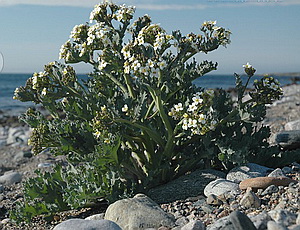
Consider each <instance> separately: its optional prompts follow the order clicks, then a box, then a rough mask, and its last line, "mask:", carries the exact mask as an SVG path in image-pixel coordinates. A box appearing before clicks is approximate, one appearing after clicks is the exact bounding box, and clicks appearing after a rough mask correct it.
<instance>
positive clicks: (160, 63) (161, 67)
mask: <svg viewBox="0 0 300 230" xmlns="http://www.w3.org/2000/svg"><path fill="white" fill-rule="evenodd" d="M166 66H167V63H166V61H161V62H159V63H158V67H159V68H160V69H161V70H162V69H164V68H165V67H166Z"/></svg>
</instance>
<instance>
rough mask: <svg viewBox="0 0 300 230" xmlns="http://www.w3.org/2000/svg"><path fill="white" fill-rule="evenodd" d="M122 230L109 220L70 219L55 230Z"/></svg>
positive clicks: (54, 229)
mask: <svg viewBox="0 0 300 230" xmlns="http://www.w3.org/2000/svg"><path fill="white" fill-rule="evenodd" d="M70 229H71V230H122V229H121V228H120V227H119V226H118V225H117V224H116V223H114V222H112V221H109V220H83V219H70V220H66V221H64V222H62V223H60V224H58V225H56V226H55V227H54V228H53V230H70Z"/></svg>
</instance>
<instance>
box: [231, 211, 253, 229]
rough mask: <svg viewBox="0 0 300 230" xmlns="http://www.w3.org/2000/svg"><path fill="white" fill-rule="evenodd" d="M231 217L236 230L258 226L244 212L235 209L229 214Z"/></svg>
mask: <svg viewBox="0 0 300 230" xmlns="http://www.w3.org/2000/svg"><path fill="white" fill-rule="evenodd" d="M229 217H230V220H231V223H232V224H233V226H234V228H235V230H245V229H247V230H256V227H255V226H254V224H253V223H252V221H251V220H250V219H249V217H248V216H246V215H245V214H244V213H242V212H239V211H234V212H232V213H231V214H230V215H229Z"/></svg>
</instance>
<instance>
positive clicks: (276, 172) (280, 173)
mask: <svg viewBox="0 0 300 230" xmlns="http://www.w3.org/2000/svg"><path fill="white" fill-rule="evenodd" d="M268 177H286V175H285V174H284V172H283V171H282V170H281V169H280V168H277V169H275V170H274V171H272V172H271V173H270V174H269V175H268Z"/></svg>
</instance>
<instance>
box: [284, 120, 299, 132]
mask: <svg viewBox="0 0 300 230" xmlns="http://www.w3.org/2000/svg"><path fill="white" fill-rule="evenodd" d="M284 129H285V130H300V120H296V121H290V122H288V123H286V124H285V126H284Z"/></svg>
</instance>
